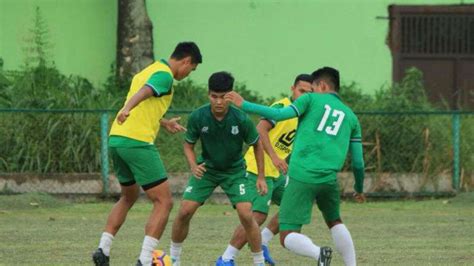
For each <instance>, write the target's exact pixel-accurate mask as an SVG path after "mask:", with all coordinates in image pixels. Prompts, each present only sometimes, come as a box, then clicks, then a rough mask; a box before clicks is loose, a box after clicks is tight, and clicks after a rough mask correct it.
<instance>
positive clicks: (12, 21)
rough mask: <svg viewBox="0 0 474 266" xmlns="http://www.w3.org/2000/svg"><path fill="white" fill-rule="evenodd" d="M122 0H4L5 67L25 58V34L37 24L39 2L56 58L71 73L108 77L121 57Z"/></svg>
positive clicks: (0, 17)
mask: <svg viewBox="0 0 474 266" xmlns="http://www.w3.org/2000/svg"><path fill="white" fill-rule="evenodd" d="M116 2H117V1H115V0H0V57H2V58H3V59H4V63H5V64H4V69H6V70H9V69H10V70H11V69H17V68H19V67H20V66H21V65H22V64H23V63H24V62H25V52H24V48H25V45H26V43H25V38H27V37H28V36H29V35H30V33H29V30H30V29H32V28H33V26H34V23H33V21H34V17H35V12H36V7H37V6H38V7H39V8H40V12H41V14H42V17H43V19H44V20H45V22H46V25H47V27H48V29H49V41H50V42H51V43H52V46H51V51H50V54H51V59H52V60H53V61H54V62H55V64H56V66H57V67H58V68H59V69H60V70H61V71H62V72H63V73H65V74H78V75H81V76H85V77H87V78H88V79H90V80H91V81H92V82H93V83H94V84H99V83H102V82H104V81H105V79H106V77H107V76H108V75H109V72H110V65H111V64H112V63H113V62H114V60H115V47H116V43H117V41H116V25H117V4H116Z"/></svg>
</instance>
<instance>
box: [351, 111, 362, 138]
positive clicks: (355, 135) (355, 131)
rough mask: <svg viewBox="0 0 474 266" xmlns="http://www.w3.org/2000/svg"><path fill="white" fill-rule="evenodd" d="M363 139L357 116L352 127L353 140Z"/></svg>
mask: <svg viewBox="0 0 474 266" xmlns="http://www.w3.org/2000/svg"><path fill="white" fill-rule="evenodd" d="M361 141H362V130H361V128H360V123H359V120H358V119H357V117H356V118H355V123H354V126H353V127H352V132H351V142H361Z"/></svg>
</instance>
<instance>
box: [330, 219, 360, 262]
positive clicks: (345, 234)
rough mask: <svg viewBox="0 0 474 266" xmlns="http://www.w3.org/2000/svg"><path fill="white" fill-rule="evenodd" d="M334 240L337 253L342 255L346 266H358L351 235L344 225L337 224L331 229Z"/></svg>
mask: <svg viewBox="0 0 474 266" xmlns="http://www.w3.org/2000/svg"><path fill="white" fill-rule="evenodd" d="M331 234H332V240H333V241H334V245H335V246H336V250H337V252H339V254H341V256H342V258H343V259H344V264H345V265H346V266H355V265H356V255H355V249H354V243H353V242H352V237H351V233H349V230H347V227H346V226H345V225H344V224H337V225H335V226H333V227H332V228H331Z"/></svg>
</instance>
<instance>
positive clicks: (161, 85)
mask: <svg viewBox="0 0 474 266" xmlns="http://www.w3.org/2000/svg"><path fill="white" fill-rule="evenodd" d="M145 85H146V86H148V87H150V88H151V89H152V90H153V94H154V95H155V97H161V96H163V95H169V94H170V93H171V87H172V85H173V77H172V76H171V74H170V73H168V72H164V71H159V72H156V73H154V74H153V75H151V77H150V78H149V79H148V80H147V82H146V83H145Z"/></svg>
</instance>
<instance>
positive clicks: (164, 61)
mask: <svg viewBox="0 0 474 266" xmlns="http://www.w3.org/2000/svg"><path fill="white" fill-rule="evenodd" d="M160 62H161V63H163V64H165V65H167V66H168V67H170V64H169V63H168V61H166V60H165V59H160Z"/></svg>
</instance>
